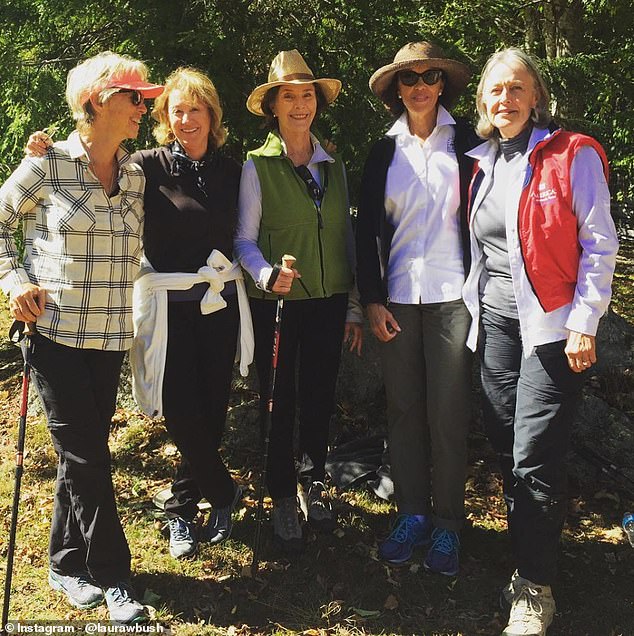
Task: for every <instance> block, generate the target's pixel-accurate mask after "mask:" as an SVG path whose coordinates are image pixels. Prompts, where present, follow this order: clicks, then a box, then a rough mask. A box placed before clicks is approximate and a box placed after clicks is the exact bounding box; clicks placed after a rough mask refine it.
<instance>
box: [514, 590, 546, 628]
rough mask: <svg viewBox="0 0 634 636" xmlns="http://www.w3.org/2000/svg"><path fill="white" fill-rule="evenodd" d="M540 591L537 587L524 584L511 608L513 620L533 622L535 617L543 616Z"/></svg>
mask: <svg viewBox="0 0 634 636" xmlns="http://www.w3.org/2000/svg"><path fill="white" fill-rule="evenodd" d="M538 597H539V592H538V590H536V589H535V588H532V587H529V586H528V585H523V586H522V587H521V589H520V591H519V594H518V595H517V598H516V600H515V603H513V607H512V608H511V616H510V620H511V622H513V621H515V622H522V623H527V624H528V623H531V622H532V620H533V619H535V618H539V617H541V615H542V613H543V611H544V608H543V605H542V604H541V602H540V601H539V600H538Z"/></svg>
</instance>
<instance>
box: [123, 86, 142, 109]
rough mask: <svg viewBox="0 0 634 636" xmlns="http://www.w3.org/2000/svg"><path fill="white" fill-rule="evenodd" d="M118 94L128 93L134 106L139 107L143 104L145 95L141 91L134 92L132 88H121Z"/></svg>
mask: <svg viewBox="0 0 634 636" xmlns="http://www.w3.org/2000/svg"><path fill="white" fill-rule="evenodd" d="M117 93H127V94H129V95H130V101H131V102H132V104H133V105H134V106H138V105H139V104H141V103H142V102H143V93H142V92H141V91H134V90H132V89H131V88H120V89H119V90H118V91H117Z"/></svg>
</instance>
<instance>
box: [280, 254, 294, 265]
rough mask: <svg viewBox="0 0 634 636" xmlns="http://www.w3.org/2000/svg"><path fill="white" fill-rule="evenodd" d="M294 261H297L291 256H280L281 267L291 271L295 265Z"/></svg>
mask: <svg viewBox="0 0 634 636" xmlns="http://www.w3.org/2000/svg"><path fill="white" fill-rule="evenodd" d="M295 261H297V259H296V258H295V257H294V256H291V255H290V254H284V256H282V267H288V269H293V265H295Z"/></svg>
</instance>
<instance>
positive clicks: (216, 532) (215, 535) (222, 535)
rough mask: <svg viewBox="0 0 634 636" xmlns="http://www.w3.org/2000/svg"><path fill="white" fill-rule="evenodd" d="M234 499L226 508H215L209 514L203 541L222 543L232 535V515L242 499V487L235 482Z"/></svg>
mask: <svg viewBox="0 0 634 636" xmlns="http://www.w3.org/2000/svg"><path fill="white" fill-rule="evenodd" d="M233 486H234V493H233V500H232V501H231V503H230V504H229V505H228V506H225V507H224V508H213V509H212V511H211V514H210V515H209V521H208V522H207V525H206V526H205V528H204V530H203V538H202V540H203V541H208V542H209V543H211V544H212V545H214V544H216V543H221V542H222V541H225V540H226V539H228V538H229V537H230V536H231V530H232V528H233V519H232V518H231V516H232V515H233V512H234V511H235V509H236V506H237V505H238V503H239V501H240V500H241V499H242V488H241V487H240V486H238V484H234V485H233Z"/></svg>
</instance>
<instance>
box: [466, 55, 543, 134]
mask: <svg viewBox="0 0 634 636" xmlns="http://www.w3.org/2000/svg"><path fill="white" fill-rule="evenodd" d="M499 62H501V63H504V64H512V63H514V62H516V63H518V64H520V65H521V66H523V67H524V68H525V69H526V71H527V72H528V74H529V75H530V76H531V77H532V78H533V84H534V88H535V92H536V93H537V103H536V104H535V108H533V110H532V112H531V117H530V118H531V121H532V122H533V124H534V125H535V126H537V127H538V128H546V126H548V124H549V123H550V121H551V119H552V117H551V114H550V112H549V110H548V105H549V103H550V93H549V92H548V88H547V86H546V83H545V82H544V78H543V77H542V75H541V73H540V72H539V68H538V67H537V63H536V62H535V60H534V59H533V58H532V57H531V56H530V55H528V54H527V53H524V51H522V50H520V49H517V48H515V47H511V48H508V49H503V50H502V51H498V52H497V53H494V54H493V55H491V57H490V58H489V59H488V60H487V63H486V64H485V65H484V68H483V69H482V75H481V76H480V82H479V84H478V90H477V91H476V110H477V111H478V116H479V119H478V123H477V125H476V132H477V133H478V135H480V137H482V138H483V139H490V138H491V137H498V136H499V131H498V129H497V128H496V127H495V126H494V125H493V124H492V123H491V121H490V120H489V117H488V115H487V112H486V106H485V105H484V103H483V92H484V84H485V82H486V81H487V78H488V76H489V73H490V72H491V70H492V69H493V67H494V66H495V65H496V64H498V63H499Z"/></svg>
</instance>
